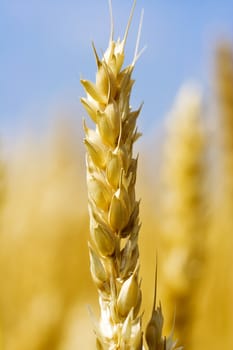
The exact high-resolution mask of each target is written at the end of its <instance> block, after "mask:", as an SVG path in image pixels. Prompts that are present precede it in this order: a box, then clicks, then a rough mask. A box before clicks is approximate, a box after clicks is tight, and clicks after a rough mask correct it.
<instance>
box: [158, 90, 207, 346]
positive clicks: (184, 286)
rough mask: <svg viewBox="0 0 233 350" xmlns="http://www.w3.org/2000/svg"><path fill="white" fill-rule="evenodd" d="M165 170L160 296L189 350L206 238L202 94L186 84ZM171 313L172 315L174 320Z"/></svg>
mask: <svg viewBox="0 0 233 350" xmlns="http://www.w3.org/2000/svg"><path fill="white" fill-rule="evenodd" d="M167 130H168V132H167V138H166V141H165V152H164V160H163V169H162V180H161V181H162V193H161V196H162V208H161V210H162V214H163V215H162V222H161V226H162V237H161V239H162V243H163V252H162V253H163V263H162V271H161V280H162V281H161V289H162V292H161V295H162V297H163V298H164V301H165V310H167V312H168V311H169V312H168V315H166V316H167V317H169V316H170V319H169V322H168V324H169V325H170V326H171V325H172V323H173V322H174V314H175V334H176V336H177V338H178V339H179V340H180V341H181V342H182V344H184V346H185V347H186V348H187V349H189V348H190V342H191V333H192V328H193V326H194V320H195V301H196V290H197V289H198V287H199V284H200V276H201V273H202V267H203V259H204V255H205V244H206V243H205V242H206V236H205V231H204V227H203V217H204V216H203V215H204V213H203V209H204V207H203V197H204V196H203V175H204V156H205V153H204V138H205V135H204V126H203V120H202V101H201V93H200V92H199V90H198V89H197V88H194V87H193V86H186V87H183V89H182V90H181V91H180V93H179V94H178V97H177V100H176V102H175V106H174V107H173V109H172V111H171V112H170V115H169V118H168V120H167ZM172 310H173V312H172ZM172 315H173V317H172Z"/></svg>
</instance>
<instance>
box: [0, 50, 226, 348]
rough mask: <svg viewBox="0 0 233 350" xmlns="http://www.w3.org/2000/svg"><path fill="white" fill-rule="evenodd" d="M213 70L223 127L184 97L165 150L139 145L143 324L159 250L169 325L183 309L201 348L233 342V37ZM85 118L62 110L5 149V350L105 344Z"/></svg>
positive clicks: (185, 328) (1, 262) (0, 192)
mask: <svg viewBox="0 0 233 350" xmlns="http://www.w3.org/2000/svg"><path fill="white" fill-rule="evenodd" d="M215 67H216V76H215V78H214V81H215V93H213V94H214V96H213V100H214V101H215V102H214V104H216V105H217V108H216V116H217V119H218V128H216V130H215V131H214V134H213V135H210V134H209V131H208V126H207V125H206V122H205V112H206V111H205V110H204V109H202V108H201V107H200V110H199V107H198V106H197V104H198V103H199V102H197V104H196V105H195V103H196V102H195V101H194V102H195V103H194V105H195V106H196V107H195V106H194V112H193V107H190V106H189V107H188V105H187V100H186V99H185V97H184V95H183V96H180V95H179V96H180V97H179V98H178V99H179V108H177V104H175V106H174V107H173V108H172V105H173V102H172V101H171V106H168V110H169V109H170V108H172V111H171V113H170V117H169V118H170V119H169V120H170V122H171V126H170V127H169V130H168V132H166V133H164V135H165V136H164V139H163V140H162V142H161V144H160V145H159V147H158V145H157V144H156V140H150V143H148V145H146V143H145V142H144V143H143V140H142V141H140V144H139V146H138V148H139V151H140V152H139V153H140V157H139V174H138V180H137V193H138V196H139V197H140V198H142V202H141V211H140V218H141V222H142V231H141V234H140V239H139V244H140V256H141V276H143V281H142V291H143V309H145V315H144V321H146V320H148V318H149V312H148V310H150V308H151V305H152V295H153V286H154V272H155V271H154V269H155V268H154V266H155V257H156V253H157V255H158V261H159V263H158V289H159V298H160V300H161V302H162V307H163V309H164V318H165V322H166V323H167V327H170V325H171V324H172V323H173V316H174V313H175V314H176V316H175V318H176V323H175V324H176V325H175V334H176V336H177V337H178V338H179V342H180V343H181V344H184V345H187V347H186V348H187V349H191V350H192V349H193V350H194V349H198V350H206V349H207V350H215V349H216V350H217V349H227V350H228V349H229V350H231V349H232V348H233V272H232V249H233V215H232V213H233V192H232V185H233V182H232V181H233V180H232V179H233V167H232V166H231V164H232V160H233V149H232V144H233V54H232V50H231V48H230V46H229V45H228V44H224V45H220V47H219V50H218V52H217V54H216V66H215ZM184 90H185V89H184ZM185 91H186V90H185ZM192 101H193V100H192V99H191V102H192ZM208 103H209V104H211V103H213V102H212V101H208ZM195 108H196V109H195ZM78 117H79V116H78ZM78 117H77V116H76V119H77V118H78ZM176 118H177V119H176ZM199 118H200V123H201V124H200V125H201V127H199V126H198V125H199V124H198V123H199V122H198V120H199ZM80 124H81V122H80V123H79V126H80ZM79 126H78V127H77V125H76V123H75V124H74V123H73V122H72V121H69V120H68V119H66V118H63V119H59V118H58V119H57V121H56V123H54V124H53V125H52V127H51V128H50V129H49V130H48V131H47V133H46V134H45V135H42V136H41V137H40V138H39V137H34V136H32V137H29V136H28V138H25V141H24V143H20V142H19V143H18V144H17V147H15V149H14V151H12V152H11V153H9V155H8V156H5V155H6V154H8V153H7V152H6V153H4V144H2V145H1V149H0V159H1V162H0V273H1V287H0V350H52V349H54V350H70V349H72V350H73V349H94V348H95V339H94V335H93V332H92V325H91V320H90V317H89V313H88V307H87V306H88V304H90V305H91V307H92V308H93V309H94V311H96V309H97V295H96V292H95V287H94V285H93V283H92V281H91V277H90V272H89V258H88V249H87V241H88V239H89V238H88V237H89V219H88V213H87V195H86V179H85V169H84V168H85V159H84V146H83V144H82V137H83V136H82V134H81V133H80V130H79ZM143 144H144V146H142V145H143ZM152 145H153V146H152ZM153 147H154V149H153V151H151V149H152V148H153ZM213 148H214V149H216V150H217V152H212V151H211V150H212V149H213ZM209 154H210V155H209ZM213 154H214V155H213ZM156 157H157V160H156V159H155V158H156ZM216 174H217V175H216ZM160 176H161V180H160V179H159V177H160ZM160 181H161V182H160ZM168 199H169V200H168Z"/></svg>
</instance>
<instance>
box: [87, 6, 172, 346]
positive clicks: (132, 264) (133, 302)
mask: <svg viewBox="0 0 233 350" xmlns="http://www.w3.org/2000/svg"><path fill="white" fill-rule="evenodd" d="M135 4H136V1H134V3H133V7H132V10H131V14H130V17H129V21H128V24H127V27H126V31H125V35H124V38H123V40H118V41H114V40H113V24H112V26H111V35H110V41H109V46H108V48H107V50H106V52H105V53H104V55H103V58H102V59H101V60H100V58H99V56H98V54H97V52H96V49H95V46H94V44H93V50H94V55H95V59H96V63H97V74H96V82H95V83H92V82H90V81H87V80H81V83H82V85H83V87H84V89H85V91H86V93H87V97H86V98H82V99H81V102H82V104H83V106H84V107H85V109H86V111H87V113H88V114H89V116H90V117H91V119H92V121H93V122H94V123H95V130H91V129H89V128H88V127H87V126H86V124H85V123H84V130H85V141H84V142H85V145H86V150H87V157H86V165H87V188H88V203H89V214H90V233H91V243H90V244H89V252H90V269H91V274H92V278H93V280H94V282H95V284H96V286H97V289H98V293H99V304H100V310H101V316H100V322H95V333H96V338H97V349H99V350H105V349H109V350H117V349H118V350H119V349H122V350H123V349H125V350H127V349H128V350H130V349H131V350H133V349H134V350H141V349H142V348H143V337H142V315H141V314H140V305H141V299H142V296H141V288H140V284H141V282H140V279H139V249H138V234H139V229H140V221H139V201H137V200H136V197H135V182H136V171H137V162H138V158H137V157H136V158H134V156H133V145H134V142H135V141H136V140H137V139H138V137H139V136H140V134H139V133H138V131H137V128H136V121H137V117H138V115H139V113H140V110H141V106H140V107H139V109H138V110H135V111H134V110H132V108H131V106H130V95H131V90H132V86H133V84H134V80H133V79H132V72H133V70H134V67H135V63H136V61H137V59H138V58H139V56H140V55H141V53H142V51H140V52H139V51H138V48H139V38H140V32H141V24H142V16H141V21H140V26H139V33H138V39H137V43H136V49H135V54H134V58H133V61H132V63H131V64H130V65H129V66H127V67H126V68H123V63H124V49H125V44H126V39H127V35H128V30H129V27H130V23H131V20H132V16H133V12H134V8H135ZM110 9H111V2H110ZM110 13H111V18H112V11H110ZM142 14H143V13H142ZM112 23H113V22H112ZM162 326H163V321H162V313H161V308H160V307H159V308H158V309H155V305H154V308H153V312H152V318H151V320H150V322H149V325H148V327H147V331H146V340H147V343H148V348H149V350H152V349H153V350H155V349H157V350H159V349H172V348H173V346H174V343H173V342H172V341H171V340H170V339H169V341H167V340H166V338H163V337H162ZM155 346H157V347H156V348H155Z"/></svg>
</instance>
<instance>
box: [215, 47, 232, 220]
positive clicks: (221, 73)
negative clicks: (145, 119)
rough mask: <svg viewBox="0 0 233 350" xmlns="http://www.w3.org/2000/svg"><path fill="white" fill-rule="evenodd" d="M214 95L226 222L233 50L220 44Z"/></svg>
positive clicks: (229, 201)
mask: <svg viewBox="0 0 233 350" xmlns="http://www.w3.org/2000/svg"><path fill="white" fill-rule="evenodd" d="M216 95H217V101H218V108H219V114H220V118H219V119H220V128H219V134H220V142H221V145H220V152H221V159H220V162H221V163H222V164H221V165H222V172H223V173H224V180H223V181H222V186H223V188H222V196H223V198H222V201H223V202H224V211H225V213H226V216H227V215H228V217H227V218H226V219H227V220H230V221H231V218H232V206H233V201H232V198H233V196H232V193H233V181H232V174H233V137H232V131H233V50H232V48H231V46H230V44H229V43H221V44H219V46H218V48H217V53H216Z"/></svg>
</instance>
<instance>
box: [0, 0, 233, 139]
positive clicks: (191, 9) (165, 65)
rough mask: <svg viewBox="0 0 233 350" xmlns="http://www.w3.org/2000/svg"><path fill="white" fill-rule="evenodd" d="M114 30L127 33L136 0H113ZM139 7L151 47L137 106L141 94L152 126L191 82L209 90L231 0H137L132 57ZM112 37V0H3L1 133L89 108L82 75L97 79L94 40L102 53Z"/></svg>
mask: <svg viewBox="0 0 233 350" xmlns="http://www.w3.org/2000/svg"><path fill="white" fill-rule="evenodd" d="M112 2H113V11H114V20H115V33H116V36H118V34H119V35H120V36H122V34H123V32H124V28H125V25H126V22H127V18H128V15H129V11H130V8H131V5H132V0H112ZM141 8H144V10H145V14H144V24H143V29H142V36H141V46H144V45H145V44H146V45H147V50H146V51H145V53H144V54H143V56H142V57H141V59H140V60H139V62H138V64H137V66H136V69H135V73H134V77H135V79H136V85H135V88H134V91H133V95H132V105H133V107H135V108H136V107H137V106H138V105H139V104H140V102H141V101H144V108H143V112H142V114H141V119H140V122H139V124H140V128H141V130H142V131H143V132H144V133H146V132H147V131H149V130H151V129H153V128H154V127H155V126H156V124H157V123H158V122H160V121H161V120H162V118H163V117H164V115H165V114H166V113H167V112H168V111H169V109H170V108H171V106H172V104H173V100H174V98H175V95H176V93H177V91H178V89H179V87H180V86H181V85H182V84H183V83H184V82H187V81H190V80H194V81H197V82H200V83H201V84H202V85H203V86H204V87H205V88H206V89H208V87H209V81H210V79H211V74H212V73H211V64H212V60H213V57H212V54H213V52H214V46H215V44H216V41H217V40H218V39H220V38H229V39H230V40H231V41H232V38H233V0H221V1H220V0H202V1H201V0H195V1H194V0H193V1H191V0H172V1H171V0H169V1H168V0H150V1H149V0H138V1H137V6H136V10H135V16H134V19H133V23H132V27H131V31H130V35H129V40H128V44H127V47H126V62H128V63H129V62H130V60H131V58H132V55H133V50H134V44H135V40H136V34H137V27H138V22H139V17H140V11H141ZM108 37H109V12H108V1H107V0H96V1H94V0H92V1H91V0H85V1H83V0H82V1H81V0H1V1H0V52H1V54H0V134H3V135H11V134H14V135H15V134H17V133H21V132H22V130H24V129H25V128H26V127H28V125H30V126H31V127H33V128H37V129H39V130H40V129H43V128H44V127H46V125H47V123H49V120H50V118H51V116H52V115H53V114H56V113H59V112H60V111H65V110H71V111H72V113H74V114H77V119H78V120H80V124H81V117H82V115H83V114H84V112H83V111H82V108H81V106H80V102H79V98H80V96H81V95H83V90H82V88H81V86H80V83H79V79H80V77H85V78H88V79H92V80H94V77H95V62H94V58H93V54H92V49H91V40H94V42H95V44H96V48H97V50H98V51H99V52H101V50H105V49H106V46H107V43H108Z"/></svg>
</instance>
